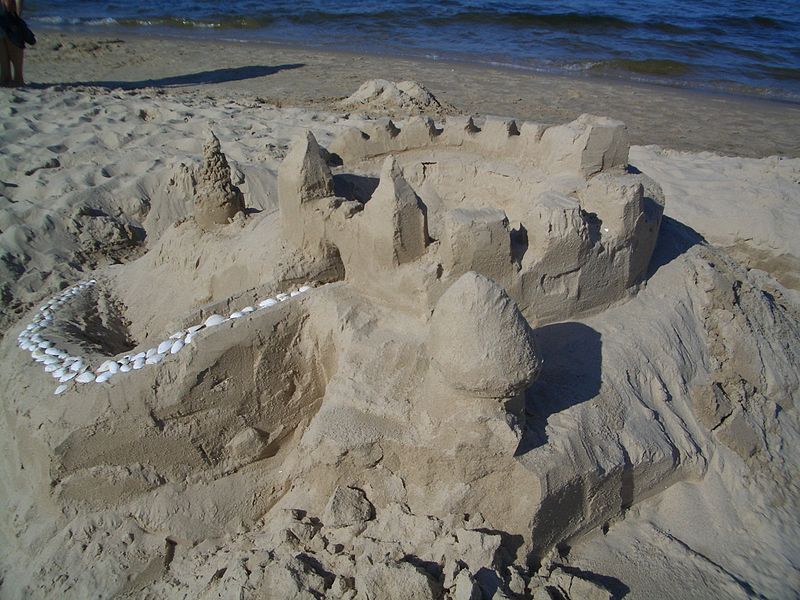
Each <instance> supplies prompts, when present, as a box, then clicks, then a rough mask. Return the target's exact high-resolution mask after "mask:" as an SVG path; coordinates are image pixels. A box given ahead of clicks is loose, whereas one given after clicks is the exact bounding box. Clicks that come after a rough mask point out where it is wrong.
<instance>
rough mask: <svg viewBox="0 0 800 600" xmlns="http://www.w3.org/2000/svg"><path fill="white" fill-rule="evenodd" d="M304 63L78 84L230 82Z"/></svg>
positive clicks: (138, 85)
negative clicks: (138, 79)
mask: <svg viewBox="0 0 800 600" xmlns="http://www.w3.org/2000/svg"><path fill="white" fill-rule="evenodd" d="M304 66H305V64H303V63H293V64H287V65H276V66H266V65H250V66H246V67H231V68H228V69H214V70H213V71H200V72H199V73H187V74H186V75H174V76H171V77H162V78H160V79H143V80H141V81H81V82H77V83H76V85H91V86H100V87H107V88H114V89H120V88H121V89H124V90H135V89H139V88H145V87H180V86H184V85H202V84H208V83H229V82H232V81H242V80H244V79H256V78H258V77H267V76H269V75H274V74H275V73H278V72H280V71H288V70H291V69H300V68H302V67H304Z"/></svg>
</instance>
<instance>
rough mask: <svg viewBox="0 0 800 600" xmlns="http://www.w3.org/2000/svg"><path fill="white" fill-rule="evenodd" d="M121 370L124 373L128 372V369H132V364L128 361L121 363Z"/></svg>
mask: <svg viewBox="0 0 800 600" xmlns="http://www.w3.org/2000/svg"><path fill="white" fill-rule="evenodd" d="M119 370H120V371H121V372H122V373H127V372H128V371H130V370H131V366H130V365H129V364H128V363H125V364H124V365H120V366H119Z"/></svg>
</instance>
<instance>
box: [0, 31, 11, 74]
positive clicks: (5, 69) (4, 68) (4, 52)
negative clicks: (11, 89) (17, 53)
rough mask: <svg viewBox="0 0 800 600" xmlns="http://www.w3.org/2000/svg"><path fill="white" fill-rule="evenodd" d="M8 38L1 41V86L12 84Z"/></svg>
mask: <svg viewBox="0 0 800 600" xmlns="http://www.w3.org/2000/svg"><path fill="white" fill-rule="evenodd" d="M10 45H11V44H10V43H9V41H8V38H6V37H5V36H3V38H2V39H0V85H4V86H5V85H10V84H11V57H10V56H9V55H8V46H10Z"/></svg>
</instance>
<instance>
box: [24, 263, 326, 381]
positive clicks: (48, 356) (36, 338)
mask: <svg viewBox="0 0 800 600" xmlns="http://www.w3.org/2000/svg"><path fill="white" fill-rule="evenodd" d="M96 283H97V281H96V280H95V279H89V280H87V281H81V282H79V283H77V284H75V285H74V286H72V287H70V288H67V289H65V290H64V291H63V292H61V293H60V294H58V295H56V296H54V297H53V298H51V299H50V300H49V301H47V302H46V303H45V304H43V305H42V306H41V307H40V308H39V310H38V311H37V312H36V316H34V318H33V320H32V321H31V322H30V323H29V324H28V325H27V326H26V327H25V329H23V330H22V332H21V333H20V334H19V335H18V336H17V344H18V346H19V347H20V349H22V350H25V351H28V352H30V353H31V358H32V359H33V360H35V361H36V362H38V363H40V364H42V365H44V370H45V372H47V373H50V374H51V375H52V376H53V377H54V378H55V379H56V380H58V383H59V385H58V387H56V389H55V392H54V393H55V394H56V395H61V394H63V393H64V392H66V391H67V390H68V389H70V388H71V387H75V386H77V385H79V384H90V383H105V382H107V381H109V380H110V379H111V378H112V377H115V376H117V375H119V374H122V373H128V372H130V371H137V370H139V369H143V368H144V367H145V366H148V365H157V364H159V363H160V362H161V361H163V360H164V359H165V358H167V357H169V356H171V355H173V354H177V353H178V352H180V351H181V350H182V349H183V348H184V347H185V346H186V345H188V344H191V343H192V340H193V339H194V337H195V336H196V335H197V333H198V332H199V331H201V330H203V329H209V328H211V327H215V326H217V325H220V324H222V323H225V322H226V321H231V320H236V319H240V318H242V317H244V316H246V315H248V314H250V313H253V312H256V311H258V310H265V309H268V308H270V307H272V306H275V305H277V304H279V303H281V302H285V301H287V300H290V299H292V298H294V297H295V296H298V295H300V294H303V293H305V292H308V291H309V290H311V289H312V288H313V286H312V285H303V286H301V287H299V288H298V289H296V290H294V291H292V292H290V293H280V294H276V295H275V297H273V298H267V299H265V300H262V301H260V302H259V303H258V304H257V305H256V306H245V307H244V308H242V309H240V310H237V311H234V312H232V313H231V314H229V315H228V316H223V315H219V314H212V315H210V316H209V317H208V318H207V319H206V320H205V321H203V322H202V323H199V324H197V325H192V326H191V327H187V328H186V329H181V330H179V331H176V332H175V333H173V334H172V335H170V336H169V337H167V338H166V339H165V340H164V341H162V342H161V343H160V344H158V346H155V347H153V348H150V349H148V350H143V351H141V352H138V353H137V354H125V355H123V356H122V357H120V358H116V357H109V358H108V359H107V360H105V361H103V362H102V363H101V364H100V365H99V366H97V367H96V368H92V367H91V366H90V365H89V361H88V360H87V359H86V358H84V357H81V356H72V355H70V353H69V352H67V351H66V350H63V349H61V348H59V347H58V346H57V345H56V344H55V342H53V341H52V340H49V339H47V337H46V336H45V333H46V331H47V329H48V328H49V327H50V326H51V325H52V324H53V322H54V321H55V317H56V314H57V312H58V310H59V309H60V308H61V307H62V306H64V305H65V304H67V303H69V302H71V301H72V300H74V299H75V298H76V297H77V296H79V295H80V294H81V293H83V292H84V291H85V290H87V289H89V288H91V287H92V286H94V285H95V284H96Z"/></svg>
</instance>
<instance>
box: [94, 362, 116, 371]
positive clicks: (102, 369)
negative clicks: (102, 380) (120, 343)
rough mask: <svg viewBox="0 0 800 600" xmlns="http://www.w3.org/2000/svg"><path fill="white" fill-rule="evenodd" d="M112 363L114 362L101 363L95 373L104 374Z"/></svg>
mask: <svg viewBox="0 0 800 600" xmlns="http://www.w3.org/2000/svg"><path fill="white" fill-rule="evenodd" d="M112 362H114V361H113V360H111V359H109V360H106V361H103V364H101V365H100V366H99V367H97V372H98V373H105V372H106V371H108V370H109V369H110V368H111V363H112Z"/></svg>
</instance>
